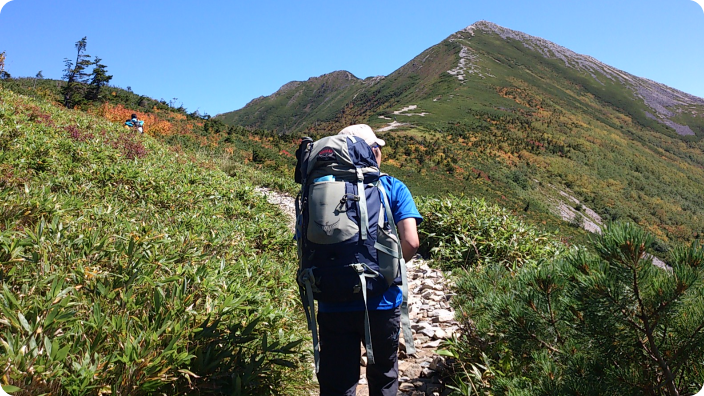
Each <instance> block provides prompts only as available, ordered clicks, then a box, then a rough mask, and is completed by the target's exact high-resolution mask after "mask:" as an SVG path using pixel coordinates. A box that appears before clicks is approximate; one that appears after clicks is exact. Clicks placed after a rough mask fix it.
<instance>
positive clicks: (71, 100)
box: [61, 37, 92, 108]
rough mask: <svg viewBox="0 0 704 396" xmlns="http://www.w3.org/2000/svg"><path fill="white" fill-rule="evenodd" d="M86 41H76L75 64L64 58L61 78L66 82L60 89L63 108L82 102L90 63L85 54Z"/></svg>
mask: <svg viewBox="0 0 704 396" xmlns="http://www.w3.org/2000/svg"><path fill="white" fill-rule="evenodd" d="M87 45H88V41H87V38H86V37H83V38H82V39H80V40H78V41H76V44H75V47H76V60H75V62H74V61H72V60H70V59H68V58H65V59H64V65H65V66H66V68H65V69H64V76H63V78H64V79H65V80H66V85H64V87H63V88H62V89H61V94H62V95H63V97H64V106H66V107H68V108H73V107H74V106H76V105H77V104H80V103H82V102H83V97H84V92H85V84H86V83H87V82H88V76H89V74H88V72H87V68H88V67H90V65H91V64H92V62H91V61H90V56H89V55H87V54H86V53H85V51H86V46H87Z"/></svg>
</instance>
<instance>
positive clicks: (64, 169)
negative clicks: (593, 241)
mask: <svg viewBox="0 0 704 396" xmlns="http://www.w3.org/2000/svg"><path fill="white" fill-rule="evenodd" d="M241 176H242V177H241V178H239V179H237V180H234V179H232V178H229V177H227V176H226V175H225V174H224V173H222V172H221V171H219V170H217V169H215V167H214V166H213V165H211V164H209V163H208V162H205V161H200V160H198V159H197V158H195V157H194V156H193V155H191V154H188V153H187V152H182V151H181V152H179V151H178V150H170V149H168V148H167V147H165V146H163V145H161V144H159V143H158V142H157V141H155V140H154V139H152V138H150V137H147V136H134V135H131V134H129V133H127V132H126V130H124V129H122V128H121V127H119V126H117V125H116V124H114V123H109V122H107V121H104V120H101V119H97V118H93V117H90V116H87V115H85V114H84V113H81V112H77V111H66V110H59V109H57V108H56V107H53V106H51V105H49V104H46V103H45V102H42V101H35V100H30V99H27V98H25V97H20V96H18V95H16V94H13V93H11V92H9V91H8V90H3V89H0V202H2V204H1V206H0V283H2V293H1V294H0V309H2V319H0V343H1V344H2V348H3V353H2V354H0V365H1V366H2V367H4V373H3V378H4V380H3V382H5V381H9V383H10V384H12V385H15V386H17V387H19V388H21V389H23V390H24V392H26V393H23V392H20V393H17V394H40V393H43V392H49V391H51V392H54V393H57V394H69V393H70V394H79V393H81V392H83V391H88V390H89V389H93V390H92V391H90V392H91V393H94V392H96V389H99V390H102V391H108V390H111V391H112V393H113V394H126V393H129V394H146V393H149V392H152V391H159V392H166V393H169V394H187V393H202V394H208V393H218V392H220V391H224V392H227V393H231V392H235V390H236V389H237V388H238V387H239V388H240V389H248V390H249V391H253V392H258V393H261V394H265V393H267V392H269V391H271V390H272V389H275V390H279V391H283V392H285V393H294V394H295V393H296V392H297V391H296V389H300V386H301V384H302V383H303V375H304V373H305V371H306V370H305V369H303V370H302V369H301V368H297V369H293V370H292V369H289V368H287V367H285V366H281V365H277V364H275V362H276V361H275V359H287V360H288V361H290V363H285V362H279V363H285V364H286V365H291V366H293V367H297V365H298V364H299V363H300V362H301V361H302V360H301V355H300V354H299V353H298V352H297V349H296V347H293V346H291V347H290V348H288V349H284V348H283V346H284V345H285V344H288V343H289V342H292V341H296V340H299V339H300V338H301V337H303V336H304V334H305V331H304V329H303V328H302V326H301V324H302V323H305V321H304V320H302V319H301V318H300V317H299V315H300V310H298V309H297V307H296V305H297V300H296V299H295V298H294V288H293V275H292V274H293V273H294V267H293V265H294V262H295V260H294V257H295V253H294V249H293V245H292V243H291V241H290V234H289V233H288V231H287V229H286V227H285V225H284V224H282V223H281V222H280V221H279V220H278V217H279V214H278V213H277V212H275V211H272V210H273V209H272V208H271V207H270V206H269V205H268V204H266V202H265V200H264V199H263V198H261V197H260V196H258V195H257V194H255V193H254V191H253V186H252V185H251V184H250V182H249V181H248V179H249V176H248V175H244V174H242V175H241ZM267 336H268V337H267ZM262 337H264V338H262ZM247 367H249V369H247ZM191 373H192V374H191ZM192 387H193V388H197V389H198V390H193V389H192ZM282 387H283V388H282Z"/></svg>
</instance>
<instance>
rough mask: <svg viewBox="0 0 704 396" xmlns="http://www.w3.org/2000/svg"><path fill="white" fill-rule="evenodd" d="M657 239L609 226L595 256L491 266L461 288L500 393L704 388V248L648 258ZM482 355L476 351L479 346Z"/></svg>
mask: <svg viewBox="0 0 704 396" xmlns="http://www.w3.org/2000/svg"><path fill="white" fill-rule="evenodd" d="M652 243H653V237H652V236H651V235H650V234H648V233H646V232H644V231H643V230H641V229H640V228H638V227H637V226H634V225H632V224H615V225H610V226H608V227H607V228H606V229H605V230H604V233H603V235H600V236H597V237H596V238H595V239H594V241H593V250H594V252H595V253H591V252H590V251H587V250H586V249H578V250H575V251H573V252H572V253H571V254H569V255H568V256H567V257H566V258H565V259H563V260H558V261H555V262H552V263H545V264H543V265H540V266H538V267H523V268H521V269H520V270H519V271H518V272H517V273H511V272H509V271H508V270H507V269H505V268H502V266H490V267H487V268H485V269H483V270H481V271H478V272H477V273H474V274H472V276H467V277H464V278H463V279H462V280H461V281H460V282H458V287H459V295H458V297H457V300H456V301H457V304H459V306H460V307H461V310H463V311H464V312H465V313H467V314H468V315H469V317H471V318H472V321H473V325H474V326H476V330H477V331H476V332H475V336H476V337H477V339H474V340H470V341H471V342H468V344H469V345H478V347H476V348H475V351H476V352H475V355H474V357H472V358H470V359H478V356H481V353H484V354H486V355H487V356H489V358H492V359H494V360H495V361H496V362H498V366H499V367H501V368H502V370H501V371H502V375H498V376H497V377H496V378H495V379H494V380H493V383H492V386H491V391H492V394H495V395H507V394H529V395H555V394H559V395H568V394H572V395H594V396H596V395H619V396H622V395H658V396H660V395H662V396H679V395H684V394H693V393H696V392H697V391H698V390H699V389H700V388H701V386H702V384H703V383H704V370H703V369H702V367H704V353H702V351H704V248H703V247H702V246H701V245H700V244H698V243H694V244H692V245H691V246H688V247H680V248H676V249H673V251H672V254H671V257H670V259H669V264H670V267H668V268H659V267H657V266H655V265H654V264H653V260H652V256H650V255H649V254H648V253H646V252H647V251H648V249H649V247H650V246H651V245H652ZM470 349H472V348H470Z"/></svg>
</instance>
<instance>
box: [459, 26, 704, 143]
mask: <svg viewBox="0 0 704 396" xmlns="http://www.w3.org/2000/svg"><path fill="white" fill-rule="evenodd" d="M477 32H483V33H489V34H496V35H498V36H500V37H501V38H502V39H504V40H516V41H520V42H521V43H522V44H523V45H524V46H525V47H526V48H528V49H530V50H533V51H536V52H538V53H540V54H541V55H543V56H544V57H545V58H550V59H558V60H561V61H562V62H564V63H565V66H567V67H569V68H572V69H576V70H579V71H581V72H585V73H587V74H589V75H590V76H591V77H592V78H593V79H594V80H596V81H597V82H598V83H599V84H601V85H605V84H606V83H607V80H611V81H610V82H618V83H621V84H624V85H626V86H628V87H629V88H630V90H631V91H632V92H633V93H634V95H635V96H636V97H640V98H641V99H642V100H643V101H644V102H645V104H646V105H647V106H648V107H650V108H651V109H652V110H653V112H652V113H650V112H648V113H646V116H647V117H648V118H651V119H654V120H656V121H658V122H660V123H661V124H664V125H667V126H668V127H670V128H672V129H674V130H675V131H676V132H677V133H678V134H679V135H683V136H684V135H694V131H692V129H691V128H690V127H689V126H686V125H680V124H678V123H675V122H674V121H672V120H671V118H673V117H674V116H676V114H675V113H673V112H672V111H670V110H668V108H671V107H673V106H686V105H692V104H694V105H703V104H704V99H702V98H699V97H696V96H694V95H690V94H687V93H685V92H682V91H680V90H677V89H675V88H671V87H668V86H666V85H664V84H660V83H657V82H655V81H652V80H649V79H646V78H642V77H637V76H634V75H633V74H630V73H628V72H625V71H623V70H620V69H618V68H615V67H613V66H609V65H607V64H605V63H603V62H601V61H599V60H598V59H595V58H594V57H592V56H589V55H583V54H579V53H576V52H574V51H572V50H570V49H568V48H566V47H563V46H561V45H559V44H556V43H554V42H552V41H549V40H546V39H544V38H541V37H536V36H531V35H529V34H527V33H523V32H519V31H517V30H511V29H508V28H505V27H503V26H500V25H497V24H495V23H493V22H489V21H484V20H482V21H478V22H475V23H474V24H472V25H470V26H468V27H466V28H464V29H462V30H460V31H459V32H457V33H455V34H454V35H452V36H450V41H465V43H464V44H463V49H465V51H464V54H465V57H467V56H469V51H467V50H466V49H467V48H468V47H467V46H466V44H467V41H470V42H471V39H472V38H473V37H474V36H475V35H476V34H477ZM460 57H461V58H462V57H463V56H462V54H460ZM462 66H463V67H464V68H467V66H466V62H465V64H464V65H462ZM470 66H471V63H470ZM451 74H453V73H451ZM480 75H481V76H484V75H490V74H489V73H484V74H483V75H482V74H480Z"/></svg>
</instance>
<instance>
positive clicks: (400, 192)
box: [318, 175, 423, 312]
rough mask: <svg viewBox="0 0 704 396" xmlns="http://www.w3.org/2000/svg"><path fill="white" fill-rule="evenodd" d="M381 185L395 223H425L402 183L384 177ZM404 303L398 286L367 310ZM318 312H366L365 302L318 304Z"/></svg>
mask: <svg viewBox="0 0 704 396" xmlns="http://www.w3.org/2000/svg"><path fill="white" fill-rule="evenodd" d="M379 181H380V182H381V185H382V186H383V187H384V189H385V190H386V194H387V195H388V197H389V202H390V203H391V213H392V214H393V216H394V223H398V222H399V221H401V220H404V219H408V218H411V217H412V218H415V219H416V224H420V222H421V221H423V217H422V216H421V215H420V212H418V208H417V207H416V203H415V202H414V201H413V196H411V192H410V191H409V190H408V187H406V185H405V184H403V182H402V181H400V180H398V179H396V178H394V177H391V176H388V175H384V176H382V177H381V178H379ZM401 302H403V294H402V293H401V288H400V287H398V286H395V285H394V286H391V287H389V289H388V290H387V291H386V292H384V294H382V295H381V296H378V297H373V298H370V299H368V300H367V309H369V310H370V311H384V310H388V309H394V308H396V307H398V306H399V305H401ZM318 311H320V312H351V311H364V301H361V300H360V301H351V302H347V303H322V302H318Z"/></svg>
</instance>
